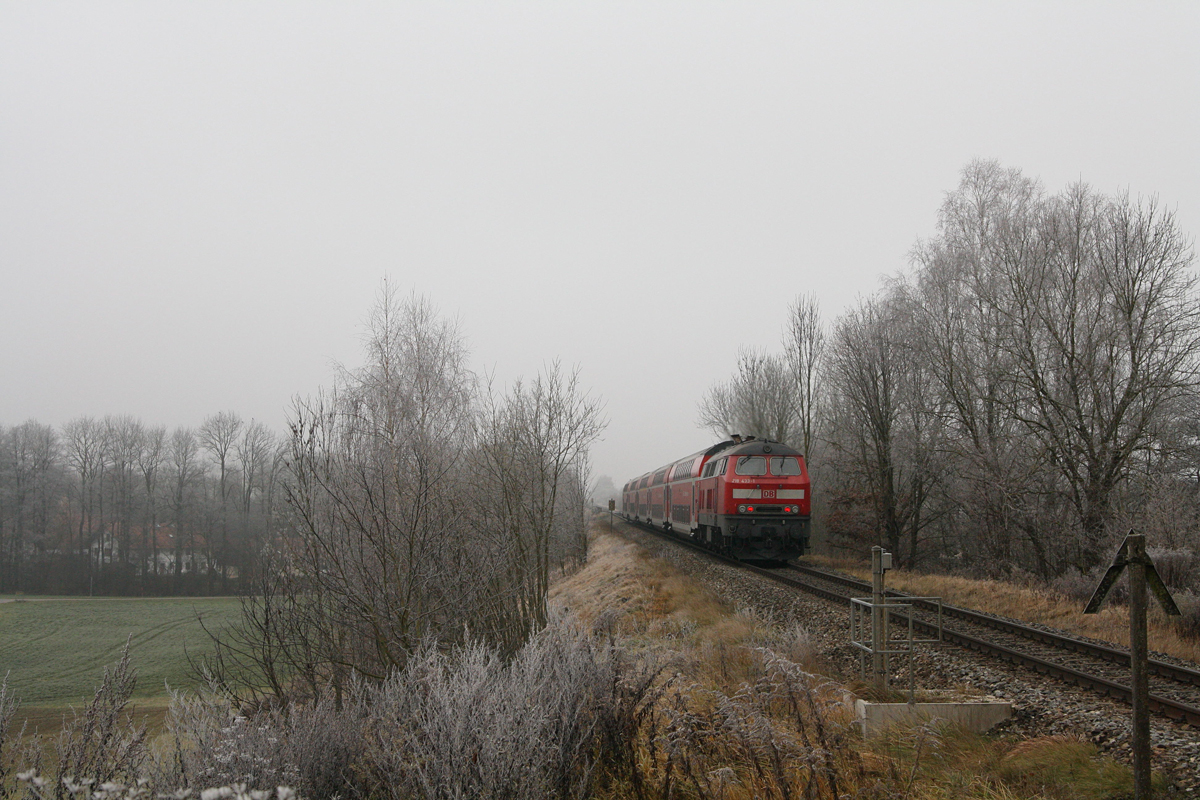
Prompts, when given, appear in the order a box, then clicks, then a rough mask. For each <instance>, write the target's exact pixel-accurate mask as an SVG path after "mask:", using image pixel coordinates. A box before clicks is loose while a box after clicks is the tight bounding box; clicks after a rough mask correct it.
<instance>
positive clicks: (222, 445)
mask: <svg viewBox="0 0 1200 800" xmlns="http://www.w3.org/2000/svg"><path fill="white" fill-rule="evenodd" d="M242 424H243V423H242V418H241V417H239V416H238V415H237V414H236V413H235V412H233V411H221V412H218V413H216V414H213V415H212V416H210V417H208V418H207V419H205V420H204V423H203V424H202V425H201V426H200V430H199V431H198V432H197V435H198V438H199V440H200V444H201V445H202V446H203V447H204V449H206V450H208V452H209V454H211V455H212V457H213V459H214V460H215V461H216V462H217V474H218V478H217V480H218V492H219V494H218V497H219V502H220V525H221V551H220V556H219V560H220V564H221V591H222V592H227V591H228V590H229V489H230V482H229V467H230V458H231V456H232V455H233V450H234V447H235V446H236V444H237V440H238V434H239V433H240V431H241V430H242ZM210 574H211V572H210Z"/></svg>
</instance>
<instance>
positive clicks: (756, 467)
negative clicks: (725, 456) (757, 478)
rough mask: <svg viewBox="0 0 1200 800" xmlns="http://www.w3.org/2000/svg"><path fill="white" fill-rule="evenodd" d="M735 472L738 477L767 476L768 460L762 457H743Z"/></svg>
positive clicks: (739, 460) (738, 462) (738, 461)
mask: <svg viewBox="0 0 1200 800" xmlns="http://www.w3.org/2000/svg"><path fill="white" fill-rule="evenodd" d="M734 472H735V473H737V474H738V475H766V474H767V459H765V458H763V457H762V456H742V457H741V458H739V459H738V460H737V467H736V468H735V469H734Z"/></svg>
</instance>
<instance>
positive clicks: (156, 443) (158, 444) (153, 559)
mask: <svg viewBox="0 0 1200 800" xmlns="http://www.w3.org/2000/svg"><path fill="white" fill-rule="evenodd" d="M166 457H167V429H166V428H165V427H163V426H162V425H157V426H155V427H152V428H147V429H146V430H145V431H144V433H143V438H142V447H141V448H140V449H139V451H138V470H139V472H140V473H141V479H142V491H143V492H144V495H143V497H144V500H145V505H144V506H143V508H144V512H145V513H144V516H143V518H142V554H141V568H140V573H141V575H142V577H143V586H144V585H145V580H144V579H145V575H146V573H147V572H149V571H153V572H154V574H155V575H157V574H158V477H159V471H160V469H161V468H162V465H163V462H164V460H165V459H166ZM147 559H149V560H147Z"/></svg>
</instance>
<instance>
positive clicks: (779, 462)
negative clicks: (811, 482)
mask: <svg viewBox="0 0 1200 800" xmlns="http://www.w3.org/2000/svg"><path fill="white" fill-rule="evenodd" d="M771 474H772V475H799V474H800V462H799V461H798V460H797V459H796V458H794V457H792V456H775V457H774V458H772V459H771Z"/></svg>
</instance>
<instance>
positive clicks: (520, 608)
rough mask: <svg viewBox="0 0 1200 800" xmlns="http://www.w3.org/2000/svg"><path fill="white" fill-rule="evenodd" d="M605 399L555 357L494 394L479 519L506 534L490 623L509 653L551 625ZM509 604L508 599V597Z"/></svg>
mask: <svg viewBox="0 0 1200 800" xmlns="http://www.w3.org/2000/svg"><path fill="white" fill-rule="evenodd" d="M604 425H605V423H604V420H603V419H602V416H601V405H600V402H599V401H598V400H597V399H596V398H594V397H591V396H589V395H588V394H587V393H585V392H583V391H582V390H581V388H580V385H579V373H578V371H573V372H571V373H569V374H568V373H564V371H563V370H562V368H561V366H560V365H559V364H558V363H557V362H555V363H553V364H551V365H550V367H549V368H548V369H547V370H546V372H545V373H544V374H542V375H539V376H538V377H537V378H536V379H534V380H533V381H532V382H530V383H529V384H525V383H523V382H518V383H517V384H516V385H515V386H514V387H513V388H512V389H511V390H510V391H509V392H508V394H507V395H505V396H504V397H503V398H496V397H495V396H492V397H491V398H490V401H489V405H488V410H487V416H486V420H485V422H484V424H483V425H482V428H483V436H482V441H481V443H480V447H479V450H478V456H479V458H478V465H479V467H478V468H479V469H480V471H481V472H482V479H481V483H483V484H484V485H486V486H489V487H491V489H492V493H491V496H490V498H489V499H488V500H487V501H486V502H485V504H484V505H485V507H486V508H487V509H489V510H490V511H491V512H492V513H490V514H486V515H481V516H480V517H479V520H480V521H482V522H483V523H484V526H485V527H486V529H488V530H492V531H499V532H501V533H502V538H501V539H500V540H499V545H500V546H499V547H497V548H496V558H497V559H498V560H499V561H500V564H502V565H503V566H504V568H505V572H503V573H500V572H497V573H496V574H495V575H493V579H497V580H499V581H500V583H499V584H497V585H496V586H495V588H494V589H493V590H492V592H491V594H492V595H493V596H495V598H496V600H497V601H499V602H497V604H496V605H495V606H494V607H493V613H492V615H491V618H490V622H489V627H490V630H491V631H492V632H493V635H494V636H495V637H496V639H498V640H499V642H500V644H501V645H502V646H503V647H504V649H505V650H506V651H508V652H511V651H512V650H513V649H514V648H515V647H517V646H519V645H520V644H521V643H522V642H523V641H524V640H525V639H526V638H527V637H528V636H529V634H530V632H532V631H534V630H537V629H539V628H541V627H542V626H544V625H545V624H546V618H547V617H546V594H547V591H548V590H549V582H550V574H551V568H552V566H554V565H555V562H557V563H558V564H559V565H561V564H562V563H564V562H565V561H567V560H568V559H570V558H571V557H572V556H573V557H575V558H579V559H581V558H582V557H583V555H584V554H585V552H586V551H584V550H580V549H579V548H580V545H581V544H583V543H584V542H583V540H582V534H583V531H582V525H583V513H584V509H585V503H586V500H587V482H588V479H589V467H588V464H587V450H588V448H589V447H590V446H591V444H592V443H593V442H594V441H595V440H596V438H597V437H598V436H599V435H600V433H601V431H602V430H603V429H604ZM506 601H507V602H506Z"/></svg>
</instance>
